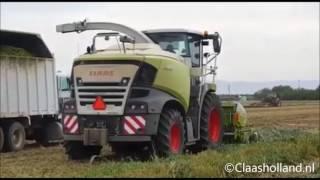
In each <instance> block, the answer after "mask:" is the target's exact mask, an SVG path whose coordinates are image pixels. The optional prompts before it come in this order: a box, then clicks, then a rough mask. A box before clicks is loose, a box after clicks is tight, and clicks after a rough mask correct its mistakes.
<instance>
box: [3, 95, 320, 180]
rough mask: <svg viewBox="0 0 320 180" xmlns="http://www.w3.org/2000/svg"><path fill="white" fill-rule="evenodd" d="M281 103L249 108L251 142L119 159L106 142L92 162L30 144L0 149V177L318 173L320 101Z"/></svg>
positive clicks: (286, 174) (61, 149) (283, 175)
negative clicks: (235, 168) (249, 167)
mask: <svg viewBox="0 0 320 180" xmlns="http://www.w3.org/2000/svg"><path fill="white" fill-rule="evenodd" d="M296 103H297V104H294V103H293V102H291V103H288V104H287V105H284V106H282V107H268V108H248V109H247V111H248V116H249V125H250V126H251V127H252V128H255V129H257V130H258V131H259V133H260V134H261V135H262V139H261V140H260V141H258V142H257V143H252V144H226V145H224V146H222V147H221V148H219V149H217V150H208V151H204V152H201V153H198V154H193V155H191V154H186V155H181V156H177V157H170V158H167V159H153V160H147V161H141V160H119V159H115V158H113V156H112V155H111V154H110V152H109V150H108V148H105V149H103V153H102V155H103V157H102V158H101V159H99V160H98V161H96V162H94V163H93V164H90V163H88V162H87V161H85V162H72V161H68V160H67V159H66V156H65V155H64V149H63V148H62V147H61V146H54V147H49V148H44V147H41V146H39V145H37V144H30V145H28V146H27V147H26V148H25V150H23V151H20V152H16V153H2V154H0V177H320V168H319V155H320V154H319V151H320V144H319V143H320V142H319V117H320V114H319V108H320V107H319V101H318V102H312V103H308V102H304V103H301V102H296ZM239 162H240V163H246V164H254V165H259V164H262V163H267V164H269V165H272V164H276V163H277V162H278V163H283V164H288V165H297V164H299V163H303V165H310V164H312V163H314V165H315V172H314V173H244V172H232V173H227V172H225V170H224V166H225V164H226V163H233V164H236V163H239Z"/></svg>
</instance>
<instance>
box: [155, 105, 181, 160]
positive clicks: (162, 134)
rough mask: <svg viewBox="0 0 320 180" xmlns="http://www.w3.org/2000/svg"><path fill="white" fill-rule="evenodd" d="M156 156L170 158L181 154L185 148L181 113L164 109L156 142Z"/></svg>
mask: <svg viewBox="0 0 320 180" xmlns="http://www.w3.org/2000/svg"><path fill="white" fill-rule="evenodd" d="M154 145H155V150H156V154H157V155H159V156H170V155H176V154H181V153H182V152H183V151H184V148H185V128H184V123H183V117H182V115H181V113H180V112H179V111H177V110H175V109H164V110H163V112H162V113H161V115H160V120H159V126H158V134H157V136H156V137H155V140H154Z"/></svg>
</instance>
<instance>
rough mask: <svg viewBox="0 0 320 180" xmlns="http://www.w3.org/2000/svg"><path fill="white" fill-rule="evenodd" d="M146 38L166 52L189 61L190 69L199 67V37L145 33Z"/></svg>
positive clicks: (181, 34)
mask: <svg viewBox="0 0 320 180" xmlns="http://www.w3.org/2000/svg"><path fill="white" fill-rule="evenodd" d="M146 34H147V36H148V37H149V38H150V39H151V40H152V41H154V42H155V43H157V44H158V45H160V47H161V48H162V49H163V50H165V51H168V52H171V53H175V54H177V55H179V56H182V57H184V58H186V59H190V60H191V63H192V67H198V66H199V65H200V40H201V37H200V36H199V35H194V34H188V33H179V32H172V33H167V32H165V33H146Z"/></svg>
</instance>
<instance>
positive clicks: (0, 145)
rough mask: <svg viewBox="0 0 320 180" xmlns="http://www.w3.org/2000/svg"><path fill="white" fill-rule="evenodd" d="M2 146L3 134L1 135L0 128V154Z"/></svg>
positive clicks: (0, 130) (0, 128) (0, 129)
mask: <svg viewBox="0 0 320 180" xmlns="http://www.w3.org/2000/svg"><path fill="white" fill-rule="evenodd" d="M3 144H4V133H3V130H2V127H0V152H1V151H2V148H3Z"/></svg>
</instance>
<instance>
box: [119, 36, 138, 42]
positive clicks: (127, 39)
mask: <svg viewBox="0 0 320 180" xmlns="http://www.w3.org/2000/svg"><path fill="white" fill-rule="evenodd" d="M120 42H123V43H134V42H135V41H134V39H132V38H130V37H128V36H120Z"/></svg>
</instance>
